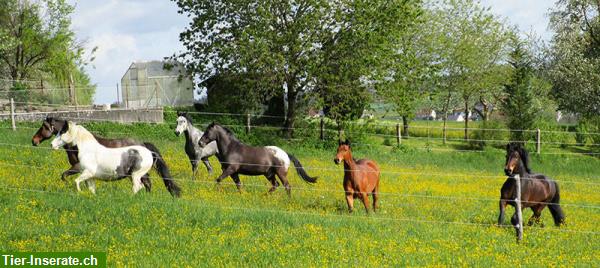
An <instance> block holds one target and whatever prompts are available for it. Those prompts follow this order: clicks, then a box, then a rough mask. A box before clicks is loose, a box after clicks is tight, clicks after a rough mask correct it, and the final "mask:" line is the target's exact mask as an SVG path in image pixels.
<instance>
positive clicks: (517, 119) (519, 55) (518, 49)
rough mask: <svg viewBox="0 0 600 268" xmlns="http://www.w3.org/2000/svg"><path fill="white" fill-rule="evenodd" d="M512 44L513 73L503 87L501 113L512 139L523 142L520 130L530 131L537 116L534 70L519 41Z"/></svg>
mask: <svg viewBox="0 0 600 268" xmlns="http://www.w3.org/2000/svg"><path fill="white" fill-rule="evenodd" d="M514 42H515V43H514V49H513V51H512V52H511V53H510V65H511V66H512V69H513V71H512V75H511V79H510V82H509V83H507V84H506V85H505V86H504V91H505V93H506V97H505V98H504V99H503V100H502V111H503V113H504V115H505V116H506V118H507V125H508V127H509V128H510V129H511V130H513V131H511V137H512V139H513V140H524V138H525V137H524V132H523V131H522V130H526V129H531V127H532V126H533V124H534V122H535V121H536V117H537V115H538V110H537V109H536V107H535V105H534V97H535V96H534V88H533V77H534V69H533V66H532V62H531V55H530V54H529V53H528V51H526V49H525V48H524V47H523V44H522V43H521V41H518V40H517V41H514Z"/></svg>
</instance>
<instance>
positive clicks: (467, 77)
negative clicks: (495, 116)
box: [431, 0, 513, 139]
mask: <svg viewBox="0 0 600 268" xmlns="http://www.w3.org/2000/svg"><path fill="white" fill-rule="evenodd" d="M431 10H432V21H434V25H435V28H434V29H433V30H434V31H436V33H437V36H438V37H437V38H436V40H438V42H437V44H439V46H438V47H437V48H436V51H437V54H438V55H440V59H439V62H440V65H441V68H440V69H441V71H442V73H443V75H444V76H446V77H447V78H446V79H445V80H446V82H445V83H443V84H442V85H443V86H444V87H442V88H440V90H441V91H443V92H446V93H444V94H443V95H444V96H446V97H447V104H450V102H451V101H450V98H451V97H452V94H451V93H450V92H451V91H456V92H457V93H458V94H457V95H458V97H459V98H461V101H462V105H463V108H464V113H465V134H464V138H465V139H468V127H469V114H470V112H471V109H472V108H473V106H474V104H475V103H477V102H481V103H482V104H483V105H484V112H482V113H483V114H484V115H485V116H484V118H485V119H486V120H487V118H488V117H489V116H487V115H486V114H485V112H487V113H491V109H492V108H491V107H492V106H491V105H490V104H489V103H490V101H489V99H490V97H491V98H497V97H499V95H500V94H499V92H500V90H501V87H500V85H502V83H503V82H504V79H505V78H506V77H504V76H502V75H500V73H498V72H497V71H498V70H499V69H501V65H502V63H503V62H504V61H505V60H506V59H507V56H508V48H509V40H510V39H509V38H510V37H511V35H513V33H512V30H510V29H509V28H508V27H506V26H505V24H504V23H503V22H502V21H500V19H498V18H496V17H495V16H494V15H493V14H492V13H491V12H490V11H489V9H488V8H483V7H481V6H480V4H479V2H476V1H474V0H448V1H440V2H439V3H433V4H432V7H431ZM447 106H448V105H446V107H444V108H445V109H444V125H445V123H446V119H447V113H448V109H449V108H450V107H447ZM486 106H487V107H486ZM486 110H487V111H486Z"/></svg>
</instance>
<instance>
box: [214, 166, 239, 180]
mask: <svg viewBox="0 0 600 268" xmlns="http://www.w3.org/2000/svg"><path fill="white" fill-rule="evenodd" d="M236 169H237V167H235V166H233V165H231V166H227V168H226V169H225V170H223V173H221V175H219V177H217V179H216V181H217V184H219V183H221V181H222V180H223V179H225V178H227V177H229V176H231V175H232V174H234V173H236Z"/></svg>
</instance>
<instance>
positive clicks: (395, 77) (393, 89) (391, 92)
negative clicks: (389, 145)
mask: <svg viewBox="0 0 600 268" xmlns="http://www.w3.org/2000/svg"><path fill="white" fill-rule="evenodd" d="M430 16H431V14H430V12H428V11H427V10H424V11H423V12H422V14H421V15H420V16H419V18H418V20H417V21H415V23H414V24H412V25H411V26H410V27H408V28H407V29H406V31H405V32H404V34H403V35H402V36H401V37H400V38H399V39H398V43H397V45H396V51H395V53H394V57H393V60H392V61H391V66H390V68H389V70H388V71H389V75H388V76H387V77H384V79H383V80H382V81H380V82H379V83H377V93H378V94H379V95H380V96H382V97H384V99H385V100H386V101H387V102H389V103H391V104H392V105H393V109H394V110H395V111H396V112H397V113H398V114H399V115H400V116H401V117H402V122H403V132H404V135H408V126H409V121H410V120H412V119H413V118H414V116H415V112H416V108H417V105H418V103H419V102H420V101H421V100H422V99H423V96H427V93H428V90H429V88H430V87H432V86H433V85H435V80H436V79H437V77H436V75H437V74H438V72H439V70H437V66H436V62H437V61H436V60H437V58H436V56H437V55H438V54H437V53H435V52H434V51H433V44H434V43H435V42H436V39H435V36H434V35H433V31H432V29H431V28H430V26H429V24H428V23H429V21H431V19H430Z"/></svg>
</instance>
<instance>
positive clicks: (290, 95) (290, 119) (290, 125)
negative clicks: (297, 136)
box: [283, 83, 296, 139]
mask: <svg viewBox="0 0 600 268" xmlns="http://www.w3.org/2000/svg"><path fill="white" fill-rule="evenodd" d="M287 103H288V107H287V113H286V118H285V123H284V126H283V127H284V133H285V136H286V137H287V138H290V139H291V138H292V137H293V136H294V121H295V120H294V119H295V117H296V89H295V88H294V86H293V83H288V87H287Z"/></svg>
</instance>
